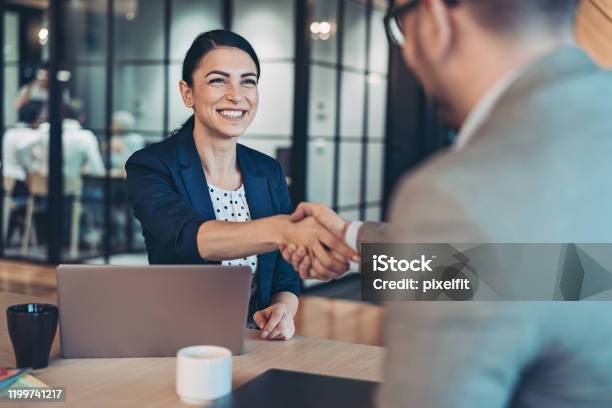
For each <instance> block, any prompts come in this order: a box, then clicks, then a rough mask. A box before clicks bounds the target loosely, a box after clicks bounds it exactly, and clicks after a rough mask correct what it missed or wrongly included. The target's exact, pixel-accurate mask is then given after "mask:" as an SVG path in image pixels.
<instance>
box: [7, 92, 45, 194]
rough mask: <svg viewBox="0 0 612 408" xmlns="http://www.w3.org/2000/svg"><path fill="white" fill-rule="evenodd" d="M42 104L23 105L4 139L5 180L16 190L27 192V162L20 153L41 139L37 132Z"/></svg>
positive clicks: (32, 102)
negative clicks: (8, 180) (11, 183)
mask: <svg viewBox="0 0 612 408" xmlns="http://www.w3.org/2000/svg"><path fill="white" fill-rule="evenodd" d="M42 105H43V103H42V102H39V101H30V102H27V103H26V104H24V105H22V106H21V107H20V108H19V112H18V122H17V123H16V124H15V125H14V126H12V127H10V128H8V129H7V130H6V132H5V133H4V137H3V139H2V171H3V176H4V178H5V179H7V178H8V179H11V180H13V181H14V182H15V183H14V186H15V190H18V191H26V190H27V188H26V185H25V181H26V176H27V173H26V171H27V167H28V164H27V162H24V161H23V160H24V157H22V155H20V154H19V152H20V151H21V150H22V149H24V147H26V146H30V145H31V144H32V143H35V142H37V141H38V139H39V133H38V131H37V130H36V127H37V119H38V117H39V114H40V111H41V109H42Z"/></svg>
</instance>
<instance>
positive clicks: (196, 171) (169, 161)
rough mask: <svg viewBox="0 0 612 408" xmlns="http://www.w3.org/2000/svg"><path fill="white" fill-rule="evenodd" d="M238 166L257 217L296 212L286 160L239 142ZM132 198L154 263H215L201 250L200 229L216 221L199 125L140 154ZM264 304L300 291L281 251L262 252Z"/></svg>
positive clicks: (130, 174)
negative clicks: (200, 152) (197, 135)
mask: <svg viewBox="0 0 612 408" xmlns="http://www.w3.org/2000/svg"><path fill="white" fill-rule="evenodd" d="M236 150H237V151H236V153H237V159H238V165H239V167H240V170H241V172H242V180H243V183H244V189H245V193H246V199H247V203H248V205H249V210H250V213H251V218H252V219H258V218H264V217H269V216H272V215H277V214H289V213H291V211H292V210H293V207H292V205H291V200H290V198H289V191H288V189H287V183H286V182H285V177H284V175H283V171H282V169H281V166H280V163H279V162H278V161H277V160H275V159H273V158H271V157H269V156H267V155H265V154H263V153H260V152H257V151H255V150H253V149H250V148H248V147H246V146H243V145H241V144H238V145H237V147H236ZM125 169H126V171H127V190H128V197H129V200H130V203H131V205H132V208H133V210H134V215H135V216H136V218H137V219H138V220H139V221H140V223H141V224H142V230H143V235H144V238H145V244H146V246H147V253H148V255H149V263H150V264H207V263H210V264H213V263H219V262H218V261H208V260H206V259H202V258H201V257H200V255H199V253H198V247H197V242H196V238H197V233H198V229H199V228H200V225H201V224H202V223H203V222H205V221H210V220H214V219H215V213H214V210H213V206H212V201H211V199H210V194H209V192H208V189H207V187H206V178H205V176H204V171H203V169H202V163H201V162H200V157H199V155H198V151H197V149H196V146H195V142H194V140H193V126H191V127H189V126H185V127H184V128H183V129H182V130H180V131H178V132H177V133H176V134H174V135H172V136H170V137H168V138H167V139H165V140H163V141H161V142H159V143H155V144H152V145H150V146H147V147H145V148H144V149H142V150H139V151H137V152H136V153H134V154H133V155H132V156H131V157H130V159H129V160H128V161H127V163H126V165H125ZM257 278H258V282H257V283H258V297H259V299H258V301H259V302H258V303H259V307H260V308H265V307H267V306H268V305H269V304H270V297H271V296H272V295H273V294H275V293H277V292H282V291H288V292H293V293H295V294H298V293H299V290H300V279H299V276H298V274H297V273H296V272H295V271H294V270H293V267H292V266H291V265H290V264H288V263H287V262H286V261H285V260H284V259H283V257H282V256H281V255H280V253H279V252H278V251H273V252H268V253H265V254H260V255H259V256H258V269H257Z"/></svg>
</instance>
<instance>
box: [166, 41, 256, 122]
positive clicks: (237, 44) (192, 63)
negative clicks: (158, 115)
mask: <svg viewBox="0 0 612 408" xmlns="http://www.w3.org/2000/svg"><path fill="white" fill-rule="evenodd" d="M223 47H229V48H238V49H239V50H242V51H244V52H246V53H247V54H249V56H250V57H251V59H253V62H254V63H255V66H256V67H257V78H258V79H259V75H260V74H261V69H260V67H259V58H257V54H256V53H255V50H254V49H253V47H252V46H251V44H250V43H249V42H248V41H247V40H246V39H245V38H244V37H243V36H241V35H238V34H236V33H234V32H232V31H229V30H212V31H207V32H205V33H202V34H200V35H198V36H197V37H196V39H195V40H193V43H192V44H191V47H189V50H188V51H187V54H185V59H184V60H183V75H182V77H183V81H185V82H187V84H188V85H189V86H193V73H194V71H195V70H196V69H197V68H198V65H199V64H200V60H202V58H203V57H204V56H205V55H206V54H208V53H209V52H210V51H212V50H214V49H216V48H223ZM194 120H195V119H194V115H191V116H190V117H189V119H187V121H186V122H185V123H183V125H182V126H181V128H180V129H179V130H178V131H181V130H183V129H185V128H186V127H193V124H194Z"/></svg>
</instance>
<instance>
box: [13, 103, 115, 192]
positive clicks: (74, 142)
mask: <svg viewBox="0 0 612 408" xmlns="http://www.w3.org/2000/svg"><path fill="white" fill-rule="evenodd" d="M79 119H81V112H80V103H77V102H73V103H71V104H70V105H69V106H64V108H63V120H62V153H63V161H64V166H63V170H64V177H65V178H66V179H68V180H71V181H72V180H81V178H82V176H83V175H84V174H88V175H94V176H103V175H104V172H105V168H104V162H103V160H102V155H101V153H100V145H99V143H98V138H97V137H96V135H94V134H93V132H91V131H90V130H87V129H84V128H83V127H82V126H81V124H80V123H79ZM49 130H50V126H49V123H48V122H45V123H41V124H40V126H39V127H38V138H37V139H36V140H33V141H31V142H30V143H28V144H24V146H23V148H22V149H21V154H22V156H24V158H23V159H22V160H24V161H25V162H27V163H29V165H28V167H29V168H28V170H29V171H30V172H37V173H40V174H44V175H46V174H47V173H48V169H49V161H48V155H49Z"/></svg>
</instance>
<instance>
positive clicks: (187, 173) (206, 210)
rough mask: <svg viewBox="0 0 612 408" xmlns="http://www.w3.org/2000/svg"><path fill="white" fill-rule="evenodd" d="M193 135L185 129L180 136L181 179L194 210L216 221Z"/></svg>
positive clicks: (178, 140) (178, 141)
mask: <svg viewBox="0 0 612 408" xmlns="http://www.w3.org/2000/svg"><path fill="white" fill-rule="evenodd" d="M192 133H193V130H192V129H184V130H183V131H181V133H179V135H178V139H177V154H178V162H179V165H180V167H181V169H180V173H181V177H182V178H183V183H184V185H185V191H187V194H188V195H189V198H190V200H191V205H192V206H193V208H194V209H195V210H196V211H197V212H199V213H200V214H202V216H204V217H205V218H206V219H212V220H214V219H215V210H214V209H213V205H212V201H211V200H210V194H209V193H208V188H207V185H206V176H205V175H204V170H203V169H202V163H201V161H200V156H198V150H197V148H196V145H195V141H194V140H193V134H192Z"/></svg>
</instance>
